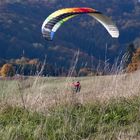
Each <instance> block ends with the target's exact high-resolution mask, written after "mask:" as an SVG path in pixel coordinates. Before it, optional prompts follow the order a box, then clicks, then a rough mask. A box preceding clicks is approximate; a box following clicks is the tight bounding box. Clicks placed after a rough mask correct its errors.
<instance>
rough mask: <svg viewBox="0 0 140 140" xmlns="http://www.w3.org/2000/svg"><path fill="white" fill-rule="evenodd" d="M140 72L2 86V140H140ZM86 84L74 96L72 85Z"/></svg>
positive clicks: (11, 82) (14, 82)
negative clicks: (74, 83) (76, 83)
mask: <svg viewBox="0 0 140 140" xmlns="http://www.w3.org/2000/svg"><path fill="white" fill-rule="evenodd" d="M139 79H140V72H136V73H133V74H127V75H116V76H97V77H96V76H95V77H85V78H83V77H82V78H79V77H78V78H65V77H62V78H53V77H49V78H48V77H46V78H42V77H36V78H34V77H31V78H28V79H26V80H1V81H0V139H1V140H10V139H11V140H34V139H35V140H103V139H107V140H109V139H110V140H112V139H114V140H116V139H117V140H124V139H125V140H127V139H132V140H136V139H140V109H139V107H140V96H139V94H140V81H139ZM73 80H75V81H76V80H79V81H80V82H81V86H82V88H81V92H80V93H77V94H73V92H72V90H71V83H72V81H73Z"/></svg>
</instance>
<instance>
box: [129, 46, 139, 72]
mask: <svg viewBox="0 0 140 140" xmlns="http://www.w3.org/2000/svg"><path fill="white" fill-rule="evenodd" d="M138 69H140V48H137V50H136V52H135V53H134V54H133V57H132V60H131V63H130V64H129V65H128V67H127V72H128V73H129V72H134V71H136V70H138Z"/></svg>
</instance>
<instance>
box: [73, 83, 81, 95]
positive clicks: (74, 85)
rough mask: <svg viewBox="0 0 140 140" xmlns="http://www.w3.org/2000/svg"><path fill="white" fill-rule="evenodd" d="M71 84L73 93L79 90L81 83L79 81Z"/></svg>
mask: <svg viewBox="0 0 140 140" xmlns="http://www.w3.org/2000/svg"><path fill="white" fill-rule="evenodd" d="M72 86H73V88H74V91H75V93H77V92H80V90H81V84H80V82H79V81H77V82H73V83H72Z"/></svg>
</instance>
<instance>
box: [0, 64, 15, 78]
mask: <svg viewBox="0 0 140 140" xmlns="http://www.w3.org/2000/svg"><path fill="white" fill-rule="evenodd" d="M0 73H1V76H3V77H12V76H14V75H15V70H14V67H13V65H12V64H4V65H3V66H2V68H1V71H0Z"/></svg>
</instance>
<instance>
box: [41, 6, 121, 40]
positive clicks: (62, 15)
mask: <svg viewBox="0 0 140 140" xmlns="http://www.w3.org/2000/svg"><path fill="white" fill-rule="evenodd" d="M81 14H88V15H90V16H91V17H93V18H95V19H96V20H97V21H99V22H100V23H101V24H102V25H103V26H104V27H105V28H106V30H107V31H108V33H109V34H110V35H111V36H112V37H113V38H118V37H119V30H118V28H117V27H116V25H115V24H114V23H113V21H112V20H111V19H110V18H109V17H107V16H105V15H103V14H102V13H101V12H99V11H97V10H95V9H92V8H65V9H60V10H58V11H56V12H54V13H52V14H51V15H50V16H48V18H47V19H46V20H45V21H44V23H43V25H42V34H43V37H44V38H46V39H47V40H52V39H53V36H54V33H55V32H56V31H57V29H58V28H59V27H60V26H61V25H62V24H63V23H64V22H66V21H67V20H69V19H70V18H73V17H75V16H78V15H81Z"/></svg>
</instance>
